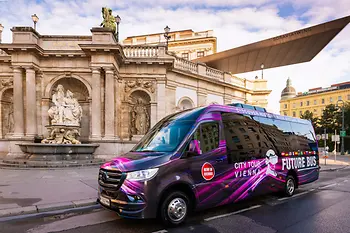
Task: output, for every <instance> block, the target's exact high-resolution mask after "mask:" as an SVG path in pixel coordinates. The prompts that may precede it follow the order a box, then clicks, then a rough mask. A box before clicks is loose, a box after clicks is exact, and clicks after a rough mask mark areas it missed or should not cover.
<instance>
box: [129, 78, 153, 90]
mask: <svg viewBox="0 0 350 233" xmlns="http://www.w3.org/2000/svg"><path fill="white" fill-rule="evenodd" d="M135 88H144V89H146V90H148V91H150V92H151V93H154V92H155V90H156V89H155V81H145V80H142V79H137V80H131V81H126V82H125V92H129V91H131V90H132V89H135Z"/></svg>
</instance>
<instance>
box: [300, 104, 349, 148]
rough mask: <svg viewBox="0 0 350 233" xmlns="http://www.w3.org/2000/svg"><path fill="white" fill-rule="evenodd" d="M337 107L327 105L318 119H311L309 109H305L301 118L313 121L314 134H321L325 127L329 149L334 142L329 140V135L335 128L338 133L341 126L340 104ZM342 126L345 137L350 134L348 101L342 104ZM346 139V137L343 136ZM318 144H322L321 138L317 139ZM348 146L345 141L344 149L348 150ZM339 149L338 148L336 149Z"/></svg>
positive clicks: (311, 115)
mask: <svg viewBox="0 0 350 233" xmlns="http://www.w3.org/2000/svg"><path fill="white" fill-rule="evenodd" d="M339 104H340V106H339V107H337V106H336V105H334V104H330V105H327V106H326V108H325V110H323V113H322V116H321V117H320V118H318V119H316V120H315V119H313V114H312V113H310V111H306V112H305V113H304V114H303V115H302V118H303V119H309V120H311V121H312V122H313V126H314V128H315V132H316V134H323V133H324V129H325V128H326V130H327V134H329V139H328V140H327V145H328V146H329V149H330V151H332V150H333V148H334V142H332V141H331V135H333V134H334V131H335V130H337V134H338V135H339V133H340V130H341V128H342V106H341V103H339ZM344 126H345V131H346V135H347V137H349V135H350V102H346V103H345V106H344ZM345 139H346V140H347V139H348V138H345ZM319 146H320V147H322V146H324V142H323V140H320V141H319ZM349 149H350V148H349V146H347V143H345V150H349ZM338 150H339V149H338Z"/></svg>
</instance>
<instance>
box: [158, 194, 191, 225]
mask: <svg viewBox="0 0 350 233" xmlns="http://www.w3.org/2000/svg"><path fill="white" fill-rule="evenodd" d="M189 211H190V199H189V197H188V196H187V195H186V194H185V193H183V192H180V191H173V192H170V193H168V195H167V196H166V197H165V198H164V199H163V202H162V203H161V205H160V219H161V220H162V222H163V224H164V225H165V226H167V227H176V226H179V225H181V224H183V223H184V222H185V221H186V218H187V216H188V213H189Z"/></svg>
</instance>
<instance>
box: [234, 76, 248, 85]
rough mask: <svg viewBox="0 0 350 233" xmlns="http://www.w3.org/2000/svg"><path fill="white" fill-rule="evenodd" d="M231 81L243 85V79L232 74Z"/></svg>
mask: <svg viewBox="0 0 350 233" xmlns="http://www.w3.org/2000/svg"><path fill="white" fill-rule="evenodd" d="M231 83H232V84H234V85H237V86H240V87H245V83H244V79H242V78H238V77H236V76H233V75H232V79H231Z"/></svg>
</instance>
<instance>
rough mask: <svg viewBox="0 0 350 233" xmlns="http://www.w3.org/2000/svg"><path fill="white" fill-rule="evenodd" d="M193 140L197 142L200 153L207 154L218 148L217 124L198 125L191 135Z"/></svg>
mask: <svg viewBox="0 0 350 233" xmlns="http://www.w3.org/2000/svg"><path fill="white" fill-rule="evenodd" d="M193 139H195V140H198V143H199V146H200V149H201V153H202V154H204V153H208V152H210V151H212V150H215V149H217V148H218V147H219V123H218V122H206V123H203V124H200V125H199V127H198V128H197V130H196V132H195V133H194V135H193Z"/></svg>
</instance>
